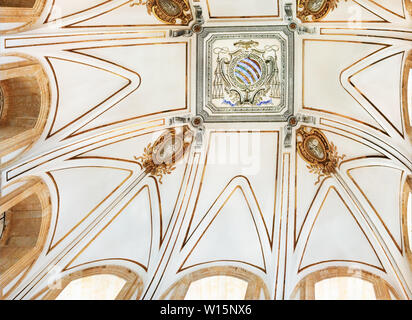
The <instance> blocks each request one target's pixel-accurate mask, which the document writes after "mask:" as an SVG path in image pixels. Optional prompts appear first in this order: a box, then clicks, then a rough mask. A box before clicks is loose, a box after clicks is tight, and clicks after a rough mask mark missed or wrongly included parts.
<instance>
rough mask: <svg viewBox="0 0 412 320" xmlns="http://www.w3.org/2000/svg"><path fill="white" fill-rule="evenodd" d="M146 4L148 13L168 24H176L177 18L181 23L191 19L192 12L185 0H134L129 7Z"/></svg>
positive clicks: (186, 22)
mask: <svg viewBox="0 0 412 320" xmlns="http://www.w3.org/2000/svg"><path fill="white" fill-rule="evenodd" d="M140 5H146V8H147V12H148V13H149V15H151V14H152V13H153V15H154V16H155V17H156V18H157V19H158V20H160V21H162V22H165V23H168V24H176V21H177V19H180V20H181V24H183V25H187V24H188V23H189V22H190V21H191V20H192V19H193V16H192V13H191V11H190V6H189V3H188V2H187V0H147V1H146V2H144V1H143V0H136V1H134V2H132V3H131V4H130V6H131V7H134V6H140Z"/></svg>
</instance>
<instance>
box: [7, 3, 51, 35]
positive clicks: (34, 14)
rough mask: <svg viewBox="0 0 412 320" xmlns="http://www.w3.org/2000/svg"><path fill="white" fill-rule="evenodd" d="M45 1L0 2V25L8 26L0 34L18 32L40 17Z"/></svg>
mask: <svg viewBox="0 0 412 320" xmlns="http://www.w3.org/2000/svg"><path fill="white" fill-rule="evenodd" d="M46 1H47V0H0V23H3V24H8V28H7V29H6V30H2V31H0V34H6V33H11V32H20V31H23V30H26V29H27V28H29V27H30V26H31V25H32V24H34V23H35V22H36V21H37V19H38V18H39V17H40V15H41V13H42V11H43V9H44V6H45V4H46Z"/></svg>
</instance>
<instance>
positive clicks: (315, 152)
mask: <svg viewBox="0 0 412 320" xmlns="http://www.w3.org/2000/svg"><path fill="white" fill-rule="evenodd" d="M296 138H297V145H296V147H297V150H298V153H299V155H300V156H301V157H302V158H303V160H305V161H306V162H307V163H308V166H307V168H308V169H309V172H311V173H314V174H315V175H317V176H318V180H317V181H316V183H315V185H316V184H318V183H319V182H320V181H321V179H323V178H328V177H330V176H331V175H332V174H333V173H335V172H336V169H337V168H338V166H339V164H340V162H341V161H342V160H343V159H344V157H345V155H339V154H338V150H337V148H336V146H335V145H334V144H333V142H329V141H328V139H327V138H326V136H325V135H324V134H323V133H322V131H320V130H319V129H316V128H309V127H300V128H299V129H298V130H297V131H296Z"/></svg>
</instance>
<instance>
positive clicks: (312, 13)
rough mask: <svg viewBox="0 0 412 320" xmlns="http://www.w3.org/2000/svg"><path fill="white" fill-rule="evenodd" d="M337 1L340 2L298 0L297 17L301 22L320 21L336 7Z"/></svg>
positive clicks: (333, 0)
mask: <svg viewBox="0 0 412 320" xmlns="http://www.w3.org/2000/svg"><path fill="white" fill-rule="evenodd" d="M339 1H340V0H298V12H297V17H298V18H299V19H300V20H301V21H302V22H315V21H319V20H322V19H323V18H324V17H326V16H327V15H328V13H329V12H330V11H332V10H334V9H335V8H336V7H337V6H338V2H339ZM345 1H347V0H345Z"/></svg>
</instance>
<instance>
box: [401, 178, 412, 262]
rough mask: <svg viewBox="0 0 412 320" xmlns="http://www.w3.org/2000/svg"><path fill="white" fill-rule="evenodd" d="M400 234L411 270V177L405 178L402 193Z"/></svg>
mask: <svg viewBox="0 0 412 320" xmlns="http://www.w3.org/2000/svg"><path fill="white" fill-rule="evenodd" d="M402 233H403V240H404V243H405V252H406V256H407V258H408V260H409V266H410V267H411V268H412V175H409V176H408V177H407V178H406V182H405V185H404V187H403V193H402Z"/></svg>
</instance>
